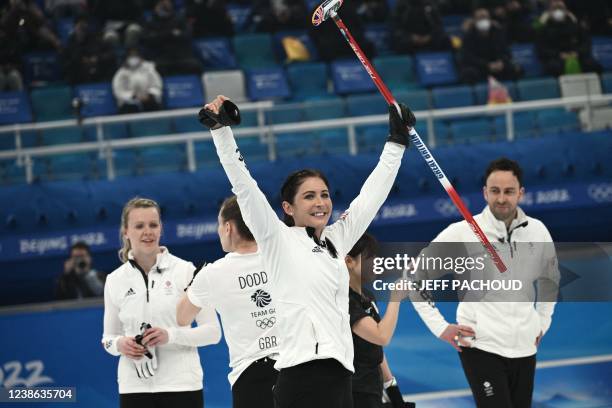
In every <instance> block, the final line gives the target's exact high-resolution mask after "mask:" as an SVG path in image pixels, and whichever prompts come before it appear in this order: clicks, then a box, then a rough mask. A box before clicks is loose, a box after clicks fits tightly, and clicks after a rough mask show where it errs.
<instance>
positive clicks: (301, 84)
mask: <svg viewBox="0 0 612 408" xmlns="http://www.w3.org/2000/svg"><path fill="white" fill-rule="evenodd" d="M287 79H288V81H289V85H290V86H291V90H292V91H293V99H295V100H309V99H319V98H325V97H329V96H331V95H330V94H329V92H328V81H329V76H328V68H327V65H326V64H325V63H323V62H311V63H303V64H301V63H300V64H291V65H289V66H288V67H287Z"/></svg>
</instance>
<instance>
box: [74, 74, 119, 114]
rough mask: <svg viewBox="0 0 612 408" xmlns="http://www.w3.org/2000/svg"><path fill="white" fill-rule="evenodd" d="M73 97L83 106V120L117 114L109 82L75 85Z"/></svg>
mask: <svg viewBox="0 0 612 408" xmlns="http://www.w3.org/2000/svg"><path fill="white" fill-rule="evenodd" d="M74 96H75V97H77V98H79V99H80V100H81V102H82V104H83V106H82V107H81V116H83V117H84V118H88V117H91V116H104V115H116V114H117V104H116V103H115V97H114V96H113V90H112V88H111V84H110V83H109V82H102V83H95V84H83V85H77V86H75V88H74Z"/></svg>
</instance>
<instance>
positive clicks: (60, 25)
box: [55, 17, 74, 46]
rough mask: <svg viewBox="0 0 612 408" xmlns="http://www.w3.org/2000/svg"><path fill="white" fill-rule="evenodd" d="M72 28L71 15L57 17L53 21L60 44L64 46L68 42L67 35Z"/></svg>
mask: <svg viewBox="0 0 612 408" xmlns="http://www.w3.org/2000/svg"><path fill="white" fill-rule="evenodd" d="M73 28H74V20H73V18H72V17H64V18H59V19H57V20H56V21H55V31H56V32H57V34H58V37H59V39H60V41H61V42H62V45H64V46H65V45H66V44H67V43H68V37H70V34H71V33H72V30H73Z"/></svg>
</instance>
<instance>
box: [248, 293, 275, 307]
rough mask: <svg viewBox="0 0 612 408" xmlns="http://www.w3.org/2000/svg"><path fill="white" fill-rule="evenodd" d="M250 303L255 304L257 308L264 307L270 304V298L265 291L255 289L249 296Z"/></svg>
mask: <svg viewBox="0 0 612 408" xmlns="http://www.w3.org/2000/svg"><path fill="white" fill-rule="evenodd" d="M251 301H253V302H255V304H256V305H257V307H266V306H268V305H269V304H270V303H272V296H270V294H269V293H268V292H266V291H265V290H262V289H257V290H256V291H255V293H253V294H252V295H251Z"/></svg>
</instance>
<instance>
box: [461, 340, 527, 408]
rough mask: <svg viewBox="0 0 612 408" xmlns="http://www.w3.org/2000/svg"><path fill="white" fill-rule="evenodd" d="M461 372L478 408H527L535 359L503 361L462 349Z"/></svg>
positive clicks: (472, 350) (525, 358)
mask: <svg viewBox="0 0 612 408" xmlns="http://www.w3.org/2000/svg"><path fill="white" fill-rule="evenodd" d="M461 350H462V352H461V353H459V358H460V359H461V365H462V366H463V371H464V372H465V376H466V377H467V380H468V382H469V383H470V388H471V389H472V394H473V395H474V400H475V401H476V405H477V406H478V407H479V408H489V407H490V408H529V407H531V397H532V394H533V380H534V376H535V366H536V356H535V354H534V355H533V356H529V357H522V358H506V357H502V356H500V355H497V354H493V353H488V352H486V351H482V350H478V349H476V348H468V347H462V348H461Z"/></svg>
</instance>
